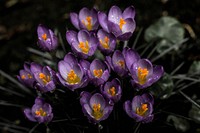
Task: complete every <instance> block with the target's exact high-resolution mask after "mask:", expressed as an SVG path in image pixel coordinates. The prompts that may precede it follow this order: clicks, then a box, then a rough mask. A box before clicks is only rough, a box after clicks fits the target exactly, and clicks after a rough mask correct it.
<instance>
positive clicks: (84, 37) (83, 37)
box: [78, 30, 90, 43]
mask: <svg viewBox="0 0 200 133" xmlns="http://www.w3.org/2000/svg"><path fill="white" fill-rule="evenodd" d="M89 38H90V37H89V33H88V32H87V31H86V30H80V31H79V32H78V41H79V43H80V42H84V43H85V42H86V41H89Z"/></svg>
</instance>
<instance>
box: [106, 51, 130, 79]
mask: <svg viewBox="0 0 200 133" xmlns="http://www.w3.org/2000/svg"><path fill="white" fill-rule="evenodd" d="M106 61H107V62H108V64H109V65H110V67H111V68H112V70H113V71H114V72H116V73H117V74H118V75H119V76H121V77H124V76H127V75H128V69H127V67H126V63H125V58H124V56H123V54H122V52H121V51H119V50H115V52H114V53H113V55H112V57H110V56H106Z"/></svg>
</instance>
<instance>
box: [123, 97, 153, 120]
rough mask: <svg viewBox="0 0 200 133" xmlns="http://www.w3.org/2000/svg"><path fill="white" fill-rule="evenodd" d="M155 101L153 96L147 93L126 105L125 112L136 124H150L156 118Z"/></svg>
mask: <svg viewBox="0 0 200 133" xmlns="http://www.w3.org/2000/svg"><path fill="white" fill-rule="evenodd" d="M153 104H154V99H153V97H152V95H150V94H148V93H145V94H143V95H141V96H140V95H137V96H135V97H134V98H133V100H132V102H131V101H126V102H125V103H124V110H125V112H126V113H127V114H128V116H129V117H131V118H133V119H134V120H135V121H136V122H142V123H148V122H151V121H152V120H153V118H154V115H153V114H152V112H153Z"/></svg>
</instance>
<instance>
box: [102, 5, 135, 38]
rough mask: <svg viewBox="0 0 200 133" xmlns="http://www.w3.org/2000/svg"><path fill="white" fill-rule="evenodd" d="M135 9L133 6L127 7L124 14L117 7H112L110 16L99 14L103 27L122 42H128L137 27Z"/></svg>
mask: <svg viewBox="0 0 200 133" xmlns="http://www.w3.org/2000/svg"><path fill="white" fill-rule="evenodd" d="M134 18H135V9H134V7H133V6H130V7H127V8H126V9H125V10H124V11H123V12H122V11H121V9H120V8H119V7H117V6H112V7H111V8H110V10H109V13H108V16H107V15H106V14H105V13H103V12H99V13H98V20H99V24H100V25H101V27H102V28H103V29H104V30H105V31H107V32H111V33H113V34H114V35H115V37H116V38H117V39H119V40H121V41H125V40H128V39H129V38H130V37H131V36H132V34H133V32H134V30H135V27H136V24H135V20H134Z"/></svg>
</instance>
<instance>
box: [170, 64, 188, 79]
mask: <svg viewBox="0 0 200 133" xmlns="http://www.w3.org/2000/svg"><path fill="white" fill-rule="evenodd" d="M184 64H185V62H182V63H181V64H180V65H178V66H177V67H176V68H175V69H174V70H173V71H172V72H171V73H170V75H171V76H172V75H174V74H175V73H176V72H177V71H178V70H179V69H180V68H181V67H182V66H183V65H184Z"/></svg>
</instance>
